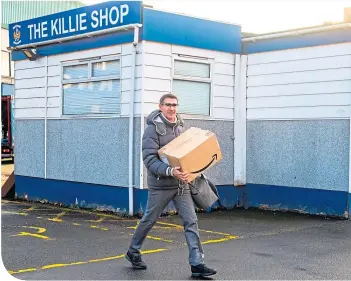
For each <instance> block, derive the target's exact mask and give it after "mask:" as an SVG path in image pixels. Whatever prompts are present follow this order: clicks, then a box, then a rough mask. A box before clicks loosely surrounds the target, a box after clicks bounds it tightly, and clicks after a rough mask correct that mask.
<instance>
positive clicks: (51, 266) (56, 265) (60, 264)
mask: <svg viewBox="0 0 351 281" xmlns="http://www.w3.org/2000/svg"><path fill="white" fill-rule="evenodd" d="M69 265H70V264H69V263H57V264H49V265H45V266H42V267H41V268H40V269H50V268H56V267H64V266H69Z"/></svg>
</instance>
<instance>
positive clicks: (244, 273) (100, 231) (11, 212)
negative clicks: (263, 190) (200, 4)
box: [1, 200, 351, 280]
mask: <svg viewBox="0 0 351 281" xmlns="http://www.w3.org/2000/svg"><path fill="white" fill-rule="evenodd" d="M198 219H199V228H200V236H201V240H202V242H203V247H204V250H205V261H206V264H207V265H208V266H210V267H214V268H216V269H217V270H218V273H217V275H215V276H213V278H212V279H213V280H247V279H250V280H273V279H280V280H283V279H285V280H333V279H334V280H336V279H337V280H340V279H344V280H347V279H351V222H350V221H347V220H337V219H326V218H322V217H315V216H306V215H299V214H291V213H278V212H268V211H259V210H244V209H235V210H231V211H223V212H212V213H200V214H198ZM137 223H138V218H125V217H121V216H118V215H113V214H107V213H102V212H90V211H84V210H75V209H67V208H61V207H58V206H52V205H48V204H40V203H29V202H18V201H7V200H2V204H1V246H2V247H1V254H2V262H3V264H4V266H5V267H6V269H7V270H8V272H9V273H10V274H11V275H13V277H15V278H17V279H21V280H187V279H191V277H190V275H191V273H190V267H189V265H188V248H187V245H186V241H185V237H184V233H183V228H182V223H181V220H180V218H179V217H178V216H177V215H170V216H165V217H161V218H160V219H159V220H158V222H157V223H156V225H155V227H154V228H153V229H152V230H151V232H150V233H149V236H148V237H147V239H146V241H145V243H144V246H143V253H144V255H143V258H144V260H145V262H146V263H147V265H148V269H147V270H143V271H139V270H134V269H133V268H132V267H131V265H130V263H129V262H128V261H127V260H126V259H125V258H124V255H125V252H126V250H127V248H128V245H129V242H130V239H131V235H132V234H133V232H134V229H135V227H136V225H137ZM207 279H211V278H207Z"/></svg>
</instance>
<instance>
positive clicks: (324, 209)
mask: <svg viewBox="0 0 351 281" xmlns="http://www.w3.org/2000/svg"><path fill="white" fill-rule="evenodd" d="M217 188H218V192H219V195H220V200H221V203H222V205H224V206H225V207H228V208H235V207H245V208H249V207H256V208H261V209H268V210H280V211H293V212H299V213H308V214H316V215H327V216H335V217H344V218H346V217H348V215H349V213H350V206H351V201H350V200H351V194H350V193H349V192H343V191H329V190H320V189H308V188H297V187H286V186H270V185H261V184H247V185H246V186H243V187H234V186H218V187H217ZM15 189H16V190H15V191H16V193H17V196H18V197H19V198H23V197H24V196H25V195H27V196H28V199H29V200H33V201H38V200H45V199H46V200H47V201H48V202H51V203H54V202H59V203H62V204H64V205H67V206H70V205H74V204H75V201H76V198H77V200H78V203H79V206H81V207H87V208H97V207H99V208H101V209H105V210H111V211H115V212H121V213H127V212H128V210H129V205H128V204H129V198H128V188H124V187H112V186H106V185H94V184H86V183H78V182H68V181H58V180H50V179H47V180H45V179H41V178H33V177H25V176H18V175H16V186H15ZM146 204H147V190H146V189H143V190H140V189H134V213H143V212H144V211H145V208H146ZM172 206H173V205H172ZM215 206H218V205H217V204H215V205H214V207H215ZM172 208H174V207H172ZM172 208H170V209H168V210H171V209H172Z"/></svg>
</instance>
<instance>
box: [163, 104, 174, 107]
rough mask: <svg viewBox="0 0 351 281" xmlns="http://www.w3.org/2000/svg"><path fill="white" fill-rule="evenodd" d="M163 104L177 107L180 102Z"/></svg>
mask: <svg viewBox="0 0 351 281" xmlns="http://www.w3.org/2000/svg"><path fill="white" fill-rule="evenodd" d="M163 105H165V106H167V107H171V106H173V107H177V106H178V104H176V103H164V104H163Z"/></svg>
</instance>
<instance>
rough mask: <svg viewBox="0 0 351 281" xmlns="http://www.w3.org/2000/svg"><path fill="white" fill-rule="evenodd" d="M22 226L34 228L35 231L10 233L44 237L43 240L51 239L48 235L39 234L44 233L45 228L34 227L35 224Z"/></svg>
mask: <svg viewBox="0 0 351 281" xmlns="http://www.w3.org/2000/svg"><path fill="white" fill-rule="evenodd" d="M22 227H24V228H30V229H35V230H37V233H30V232H20V233H18V234H15V235H11V236H31V237H36V238H40V239H44V240H53V239H51V238H49V237H48V236H45V235H41V234H42V233H44V232H45V231H46V228H44V227H35V226H22Z"/></svg>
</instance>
